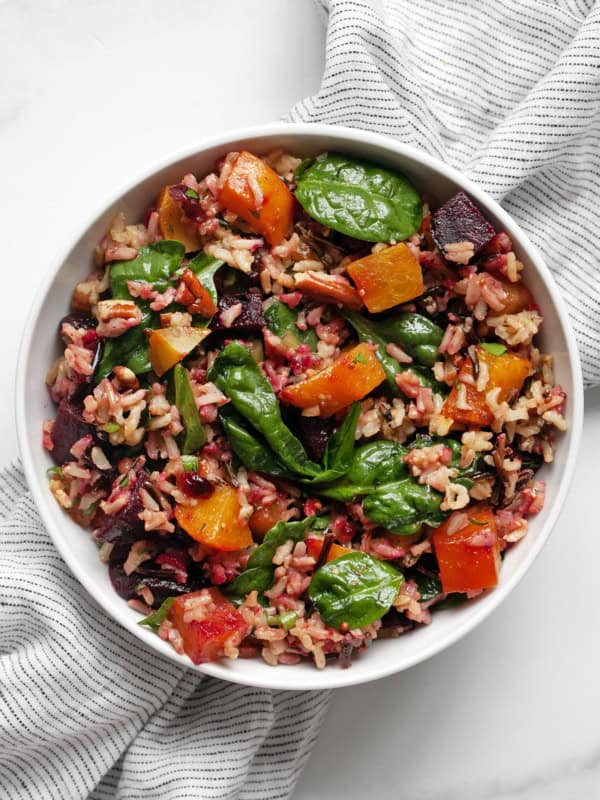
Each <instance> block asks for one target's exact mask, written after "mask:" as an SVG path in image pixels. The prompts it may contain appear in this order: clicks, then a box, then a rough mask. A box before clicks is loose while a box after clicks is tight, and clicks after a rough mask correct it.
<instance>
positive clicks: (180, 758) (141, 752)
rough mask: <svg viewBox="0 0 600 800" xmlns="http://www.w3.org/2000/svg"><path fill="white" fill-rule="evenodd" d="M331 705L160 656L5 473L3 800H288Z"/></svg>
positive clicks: (1, 545)
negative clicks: (120, 620) (110, 608)
mask: <svg viewBox="0 0 600 800" xmlns="http://www.w3.org/2000/svg"><path fill="white" fill-rule="evenodd" d="M330 694H331V693H330V692H280V691H277V692H272V691H268V690H265V689H254V688H248V687H245V686H237V685H235V684H232V683H225V682H223V681H219V680H216V679H214V678H208V677H203V676H202V675H200V674H198V673H197V672H193V671H191V670H187V669H185V668H182V667H179V666H177V665H176V664H175V663H173V662H172V661H170V660H168V659H166V658H163V657H162V656H158V655H157V654H156V653H155V652H154V651H152V650H150V649H149V648H147V647H146V646H145V645H144V644H142V643H141V642H140V640H139V639H136V638H135V637H133V636H132V635H131V634H129V633H128V632H126V631H125V630H123V629H122V628H121V627H120V626H119V625H118V624H117V623H116V622H114V621H113V620H112V619H111V618H110V617H107V616H106V614H105V613H104V611H102V609H101V608H100V607H99V606H98V605H97V604H96V603H95V601H94V600H92V598H91V597H90V596H89V595H88V594H87V593H86V592H85V591H84V590H83V589H82V587H81V586H80V584H79V583H78V582H77V580H76V579H75V578H74V577H73V576H72V575H71V573H70V572H69V569H68V567H67V566H66V564H65V563H64V562H63V560H62V558H61V557H60V555H59V554H58V552H57V551H56V550H55V548H54V545H53V544H52V541H51V540H50V537H49V536H48V534H47V532H46V530H45V529H44V526H43V524H42V521H41V519H40V517H39V514H38V512H37V509H36V507H35V505H34V503H33V500H32V499H31V496H30V495H29V494H28V493H27V487H26V484H25V478H24V476H23V473H22V471H21V469H20V467H19V466H18V465H15V466H13V467H11V468H9V469H6V470H1V471H0V798H1V799H2V800H50V799H51V800H79V798H87V797H89V798H90V800H142V799H143V800H192V798H193V800H204V798H211V800H213V798H214V799H215V800H216V798H220V799H221V800H238V798H239V800H242V799H243V800H271V798H273V800H274V799H275V798H286V797H289V796H290V795H291V793H292V792H293V789H294V786H295V784H296V781H297V780H298V777H299V776H300V773H301V772H302V768H303V767H304V764H305V763H306V760H307V758H308V756H309V754H310V750H311V747H312V744H313V743H314V741H315V739H316V736H317V733H318V731H319V728H320V725H321V721H322V719H323V716H324V714H325V711H326V709H327V705H328V701H329V698H330Z"/></svg>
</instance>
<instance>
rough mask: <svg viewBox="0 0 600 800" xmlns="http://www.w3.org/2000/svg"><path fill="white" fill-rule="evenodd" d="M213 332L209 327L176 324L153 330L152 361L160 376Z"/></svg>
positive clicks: (151, 343) (155, 370)
mask: <svg viewBox="0 0 600 800" xmlns="http://www.w3.org/2000/svg"><path fill="white" fill-rule="evenodd" d="M210 333H211V331H210V329H209V328H192V327H190V326H189V325H175V326H173V327H171V328H161V329H160V330H157V331H153V332H152V335H151V336H150V363H151V364H152V369H153V370H154V372H156V374H157V375H158V377H159V378H160V377H161V376H162V375H164V374H165V372H167V370H169V369H171V367H174V366H175V364H177V363H179V362H180V361H182V360H183V359H184V358H185V357H186V356H187V355H188V353H191V352H192V350H193V349H194V347H197V346H198V345H199V344H200V342H201V341H202V340H203V339H206V337H207V336H209V335H210Z"/></svg>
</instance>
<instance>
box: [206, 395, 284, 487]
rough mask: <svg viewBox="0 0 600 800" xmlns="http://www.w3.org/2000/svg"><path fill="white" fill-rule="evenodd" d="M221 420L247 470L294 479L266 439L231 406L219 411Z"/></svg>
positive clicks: (234, 449) (233, 447)
mask: <svg viewBox="0 0 600 800" xmlns="http://www.w3.org/2000/svg"><path fill="white" fill-rule="evenodd" d="M219 420H220V422H221V425H222V426H223V430H224V431H225V436H226V437H227V439H228V441H229V444H230V445H231V449H232V450H233V452H234V453H235V454H236V456H237V457H238V458H239V460H240V461H241V463H242V464H243V465H244V466H245V467H246V468H247V469H250V470H253V471H254V472H264V473H265V474H266V475H275V476H278V477H281V478H290V479H293V478H294V475H293V473H292V472H290V470H289V469H286V467H284V466H283V464H282V463H281V461H279V459H278V458H277V456H276V455H275V453H274V452H273V451H272V450H271V448H270V447H269V445H268V444H267V442H266V441H265V440H264V438H263V437H262V436H260V434H257V433H255V432H254V431H253V430H251V429H250V428H249V426H248V425H247V424H246V422H245V420H244V418H243V417H242V416H241V415H240V414H238V413H237V411H236V410H235V409H234V408H232V406H231V404H228V405H226V406H222V408H220V409H219Z"/></svg>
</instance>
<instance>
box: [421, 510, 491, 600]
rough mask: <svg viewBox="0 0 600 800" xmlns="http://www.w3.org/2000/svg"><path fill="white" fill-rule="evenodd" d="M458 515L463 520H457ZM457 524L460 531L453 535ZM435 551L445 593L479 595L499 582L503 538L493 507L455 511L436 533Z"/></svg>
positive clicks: (434, 537)
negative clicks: (450, 531)
mask: <svg viewBox="0 0 600 800" xmlns="http://www.w3.org/2000/svg"><path fill="white" fill-rule="evenodd" d="M458 515H461V517H460V518H459V519H458V520H457V517H458ZM463 517H464V522H463V524H462V526H461V525H460V521H461V519H462V518H463ZM457 521H458V524H459V528H458V530H454V531H453V533H449V532H448V529H449V528H450V530H452V529H453V526H456V524H457ZM433 548H434V551H435V555H436V558H437V561H438V564H439V568H440V580H441V582H442V589H443V590H444V592H476V591H478V590H480V589H489V588H490V587H492V586H496V584H497V583H498V575H499V572H500V563H501V562H500V539H499V538H498V535H497V532H496V519H495V517H494V512H493V511H492V509H491V508H490V507H489V506H487V505H479V506H475V507H474V508H466V509H465V510H464V511H456V512H454V514H452V515H451V516H450V517H448V519H447V520H446V521H445V522H444V524H443V525H440V527H439V528H436V530H435V531H434V533H433Z"/></svg>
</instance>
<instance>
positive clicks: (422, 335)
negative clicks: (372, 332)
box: [374, 312, 444, 367]
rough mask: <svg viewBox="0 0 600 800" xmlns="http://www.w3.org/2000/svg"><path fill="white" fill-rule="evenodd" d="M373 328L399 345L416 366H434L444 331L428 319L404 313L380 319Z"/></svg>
mask: <svg viewBox="0 0 600 800" xmlns="http://www.w3.org/2000/svg"><path fill="white" fill-rule="evenodd" d="M374 326H375V328H376V329H377V330H378V331H379V334H380V335H381V336H383V337H384V338H385V339H387V340H388V341H389V342H395V343H396V344H399V345H400V347H401V348H402V349H403V350H405V351H406V352H407V353H408V355H409V356H412V358H413V359H414V360H415V361H416V362H417V363H418V364H422V365H423V366H425V367H432V366H433V365H434V363H435V360H436V358H437V354H438V348H439V346H440V343H441V341H442V338H443V336H444V331H443V330H442V329H441V328H440V327H439V325H436V324H435V322H432V320H430V319H429V318H428V317H425V316H423V314H416V313H411V312H405V313H402V314H394V315H393V316H390V317H385V318H384V319H380V320H378V321H377V322H376V323H374Z"/></svg>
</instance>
